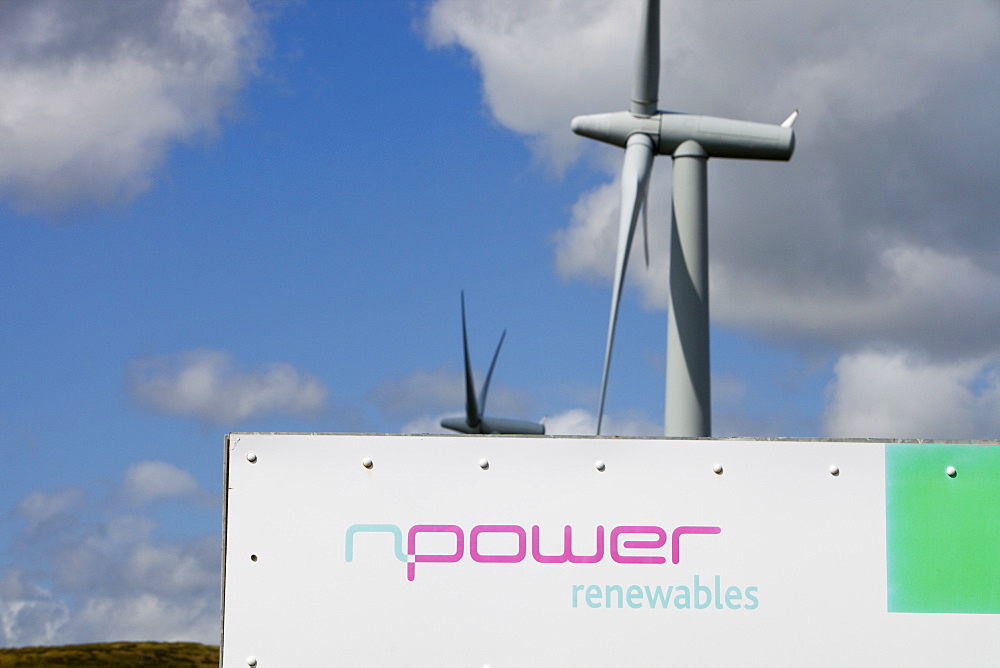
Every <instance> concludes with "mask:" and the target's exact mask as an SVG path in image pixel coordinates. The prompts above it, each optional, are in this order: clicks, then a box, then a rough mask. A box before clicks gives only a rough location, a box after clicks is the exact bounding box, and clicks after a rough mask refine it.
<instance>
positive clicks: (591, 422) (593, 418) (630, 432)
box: [545, 408, 663, 436]
mask: <svg viewBox="0 0 1000 668" xmlns="http://www.w3.org/2000/svg"><path fill="white" fill-rule="evenodd" d="M596 430H597V414H596V413H592V412H590V411H588V410H585V409H582V408H572V409H570V410H567V411H563V412H562V413H556V414H555V415H550V416H546V418H545V433H546V434H550V435H556V436H592V435H593V434H594V432H595V431H596ZM601 432H602V433H604V434H615V435H616V436H663V425H662V424H658V423H655V422H652V421H650V420H649V419H648V418H646V417H645V416H643V415H640V414H638V413H626V414H611V415H607V414H606V415H605V416H604V420H603V421H602V424H601Z"/></svg>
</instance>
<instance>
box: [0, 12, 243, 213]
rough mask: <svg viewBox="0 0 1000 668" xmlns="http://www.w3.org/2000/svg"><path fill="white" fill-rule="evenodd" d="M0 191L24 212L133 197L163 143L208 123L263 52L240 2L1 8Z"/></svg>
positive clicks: (210, 126)
mask: <svg viewBox="0 0 1000 668" xmlns="http://www.w3.org/2000/svg"><path fill="white" fill-rule="evenodd" d="M0 33H2V34H3V35H5V39H4V40H3V43H2V44H0V90H3V91H4V94H3V95H2V96H0V154H2V155H3V156H4V159H3V160H2V161H0V195H2V196H3V197H4V198H6V199H9V200H11V201H13V202H14V203H15V204H16V205H17V206H18V207H20V208H23V209H26V210H40V211H45V212H59V211H61V210H64V209H66V208H68V207H70V206H73V205H75V204H78V203H92V202H94V203H105V202H112V201H122V200H128V199H130V198H132V197H134V196H136V195H137V194H139V193H141V192H142V191H143V190H145V189H146V188H148V187H149V181H150V175H151V173H152V172H153V170H155V169H156V168H157V167H158V166H159V165H160V164H161V163H162V162H163V159H164V156H165V155H166V152H167V151H168V149H169V148H170V145H171V144H173V143H175V142H177V141H183V140H188V139H190V138H192V137H194V136H196V135H199V134H204V133H212V132H213V131H214V130H215V129H216V126H217V124H218V121H219V117H220V115H221V114H222V113H224V112H225V111H226V110H227V109H228V108H230V107H231V105H232V103H233V100H234V97H235V94H236V93H237V91H239V89H240V88H242V86H243V85H244V83H245V81H246V78H247V76H248V74H249V73H250V72H252V70H253V68H254V65H255V62H256V60H257V58H258V56H259V54H260V52H261V47H262V39H261V35H260V31H259V18H258V17H257V16H256V14H255V12H254V9H253V7H252V6H251V5H250V3H248V2H246V1H244V0H160V1H157V2H139V3H122V2H116V1H115V0H92V1H90V2H87V3H78V2H73V1H72V0H41V1H38V2H30V3H5V4H4V5H3V6H2V7H0Z"/></svg>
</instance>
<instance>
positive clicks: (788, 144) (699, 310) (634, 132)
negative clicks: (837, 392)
mask: <svg viewBox="0 0 1000 668" xmlns="http://www.w3.org/2000/svg"><path fill="white" fill-rule="evenodd" d="M659 79H660V3H659V0H645V7H644V11H643V15H642V23H641V26H640V30H639V49H638V53H637V57H636V65H635V79H634V81H633V82H632V104H631V107H630V109H629V110H628V111H619V112H612V113H607V114H594V115H589V116H577V117H576V118H574V119H573V122H572V124H571V127H572V128H573V132H576V133H577V134H579V135H583V136H584V137H589V138H591V139H597V140H599V141H603V142H607V143H609V144H614V145H616V146H621V147H623V148H624V149H625V162H624V165H623V166H622V201H621V214H620V215H621V217H620V219H619V224H618V225H619V226H618V255H617V258H616V260H615V279H614V287H613V288H612V294H611V318H610V321H609V322H608V339H607V346H606V348H605V353H604V374H603V377H602V379H601V402H600V407H599V408H598V413H597V433H598V434H600V433H601V421H602V419H603V417H604V399H605V395H606V393H607V388H608V370H609V368H610V364H611V349H612V346H613V345H614V339H615V323H616V321H617V320H618V305H619V302H620V300H621V294H622V287H623V285H624V283H625V268H626V265H627V264H628V257H629V251H630V250H631V248H632V237H633V235H634V233H635V225H636V222H637V221H638V218H639V214H640V212H642V213H643V214H645V207H646V196H647V192H648V189H649V176H650V172H651V171H652V168H653V156H655V155H657V154H659V155H669V156H672V157H673V161H674V165H673V207H672V208H673V211H672V216H671V224H670V306H669V315H668V324H667V387H666V418H665V422H664V428H665V433H666V435H667V436H685V437H698V436H711V435H712V416H711V387H710V374H709V341H708V190H707V179H706V176H707V163H708V158H744V159H751V160H789V159H790V158H791V157H792V151H793V150H794V148H795V135H794V133H793V131H792V124H793V123H794V122H795V118H796V117H797V116H798V111H797V110H796V111H795V112H793V113H792V115H791V116H789V117H788V118H787V119H786V120H785V121H784V122H783V123H782V124H781V125H780V126H779V125H770V124H765V123H752V122H749V121H736V120H730V119H726V118H716V117H713V116H697V115H692V114H683V113H676V112H666V111H658V110H657V108H656V105H657V102H658V99H657V98H658V87H659ZM643 225H644V226H645V216H644V217H643ZM647 252H648V251H647ZM647 261H648V260H647Z"/></svg>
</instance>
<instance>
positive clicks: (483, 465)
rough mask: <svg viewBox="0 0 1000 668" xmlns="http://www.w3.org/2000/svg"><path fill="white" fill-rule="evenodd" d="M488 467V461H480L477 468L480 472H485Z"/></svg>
mask: <svg viewBox="0 0 1000 668" xmlns="http://www.w3.org/2000/svg"><path fill="white" fill-rule="evenodd" d="M489 467H490V463H489V462H488V461H486V460H485V459H480V460H479V468H481V469H482V470H484V471H485V470H486V469H488V468H489Z"/></svg>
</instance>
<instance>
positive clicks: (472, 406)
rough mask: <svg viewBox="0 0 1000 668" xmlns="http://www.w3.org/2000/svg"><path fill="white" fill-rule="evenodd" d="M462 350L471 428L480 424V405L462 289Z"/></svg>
mask: <svg viewBox="0 0 1000 668" xmlns="http://www.w3.org/2000/svg"><path fill="white" fill-rule="evenodd" d="M462 350H463V351H464V352H465V421H466V423H467V424H468V425H469V427H470V428H472V429H475V428H477V427H478V426H479V417H480V413H479V407H478V406H477V405H476V385H475V381H473V380H472V363H471V362H470V361H469V337H468V336H467V335H466V332H465V291H464V290H463V291H462Z"/></svg>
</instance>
